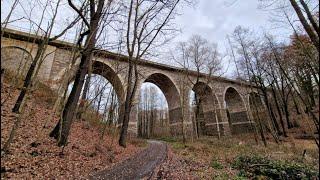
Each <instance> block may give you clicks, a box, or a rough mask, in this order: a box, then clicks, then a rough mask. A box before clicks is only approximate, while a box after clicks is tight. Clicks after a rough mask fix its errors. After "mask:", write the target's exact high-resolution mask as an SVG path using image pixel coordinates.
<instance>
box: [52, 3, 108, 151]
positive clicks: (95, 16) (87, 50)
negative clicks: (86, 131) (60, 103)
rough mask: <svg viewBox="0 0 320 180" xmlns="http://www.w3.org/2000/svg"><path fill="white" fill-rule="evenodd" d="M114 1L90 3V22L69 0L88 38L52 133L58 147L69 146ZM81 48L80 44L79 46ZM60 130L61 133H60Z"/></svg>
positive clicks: (83, 35) (83, 34)
mask: <svg viewBox="0 0 320 180" xmlns="http://www.w3.org/2000/svg"><path fill="white" fill-rule="evenodd" d="M111 3H112V1H108V2H107V3H106V6H105V1H104V0H99V1H98V2H97V3H96V2H95V1H90V2H88V4H89V10H88V11H89V20H88V19H87V18H86V17H85V16H84V12H83V11H84V9H83V8H78V7H76V6H75V5H74V4H73V2H72V0H68V4H69V6H70V7H71V8H72V9H73V10H74V11H76V12H77V13H78V15H79V16H80V17H81V19H82V21H83V22H84V23H85V25H86V28H87V30H86V31H85V32H84V33H82V34H81V37H82V38H84V37H85V36H87V38H86V42H85V45H84V48H83V49H82V56H81V60H80V65H79V68H78V70H77V72H76V76H75V81H74V85H73V87H72V90H71V93H70V95H69V97H68V100H67V102H66V104H65V106H64V110H63V112H62V117H61V119H60V120H59V123H58V124H57V125H56V126H57V127H60V128H55V129H54V131H53V132H51V136H53V137H55V138H57V139H58V138H59V139H58V146H65V145H66V144H67V140H68V136H69V131H70V128H71V124H72V120H73V117H74V112H75V110H76V107H77V102H78V100H79V97H80V93H81V89H82V86H83V83H84V78H85V75H86V74H87V72H88V68H89V64H90V61H91V58H92V55H93V50H94V48H95V45H96V41H97V34H98V29H99V23H100V22H101V18H102V17H103V14H105V13H106V10H108V8H109V7H110V5H111ZM78 45H79V46H80V44H78ZM57 129H58V130H57ZM59 129H60V133H59Z"/></svg>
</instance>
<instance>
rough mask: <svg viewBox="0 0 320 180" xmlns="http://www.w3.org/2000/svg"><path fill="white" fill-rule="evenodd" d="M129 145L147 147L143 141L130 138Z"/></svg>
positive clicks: (145, 141)
mask: <svg viewBox="0 0 320 180" xmlns="http://www.w3.org/2000/svg"><path fill="white" fill-rule="evenodd" d="M128 140H129V143H130V144H133V145H135V146H138V147H147V145H148V143H147V140H145V139H140V138H130V139H128Z"/></svg>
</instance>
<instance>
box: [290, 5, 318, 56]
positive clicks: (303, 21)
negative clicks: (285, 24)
mask: <svg viewBox="0 0 320 180" xmlns="http://www.w3.org/2000/svg"><path fill="white" fill-rule="evenodd" d="M290 3H291V5H292V7H293V9H294V10H295V12H296V14H297V16H298V18H299V20H300V22H301V24H302V26H303V28H304V29H305V30H306V32H307V34H308V36H309V37H310V39H311V41H312V43H313V45H314V46H316V48H317V50H318V52H320V49H319V37H318V36H317V35H316V34H315V32H314V31H313V30H312V28H311V26H310V25H309V23H308V21H307V20H306V18H305V17H304V15H303V13H302V11H301V9H300V7H299V5H298V3H297V2H296V1H295V0H290Z"/></svg>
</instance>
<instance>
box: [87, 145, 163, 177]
mask: <svg viewBox="0 0 320 180" xmlns="http://www.w3.org/2000/svg"><path fill="white" fill-rule="evenodd" d="M148 143H149V145H148V148H147V149H145V150H143V151H142V152H140V153H138V154H137V155H135V156H133V157H132V158H130V159H128V160H126V161H124V162H122V163H120V164H118V165H115V166H114V167H112V168H111V169H106V170H103V171H100V172H98V173H97V174H95V175H93V176H91V177H90V179H130V180H133V179H143V178H149V177H151V175H152V173H153V170H154V169H155V168H156V166H157V165H159V164H160V163H161V162H162V161H163V160H164V159H165V158H166V155H167V145H166V144H165V143H162V142H159V141H148Z"/></svg>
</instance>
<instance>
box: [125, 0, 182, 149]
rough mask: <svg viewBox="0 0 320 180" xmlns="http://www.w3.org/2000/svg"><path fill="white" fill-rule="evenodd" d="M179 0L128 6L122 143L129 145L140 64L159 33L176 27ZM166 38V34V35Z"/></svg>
mask: <svg viewBox="0 0 320 180" xmlns="http://www.w3.org/2000/svg"><path fill="white" fill-rule="evenodd" d="M179 2H180V0H174V1H144V0H130V5H129V7H127V8H126V15H125V17H126V18H127V20H126V23H127V26H126V28H125V31H126V42H125V43H126V47H127V53H128V75H127V85H126V95H125V103H124V115H123V116H121V120H120V121H121V122H122V127H121V133H120V138H119V145H121V146H123V147H126V138H127V130H128V124H129V121H130V112H131V108H132V101H133V98H134V96H135V92H136V89H137V84H138V83H137V82H138V79H139V73H138V68H137V64H138V62H139V61H140V60H142V58H143V57H144V56H145V55H146V54H148V53H149V50H150V48H151V47H153V46H154V45H155V44H157V42H156V40H159V39H160V38H159V36H161V35H166V34H168V33H170V32H172V31H174V28H173V29H172V27H171V28H170V22H171V21H172V19H173V17H174V15H175V9H176V7H177V5H178V4H179ZM163 38H165V36H163Z"/></svg>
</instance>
